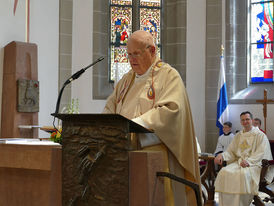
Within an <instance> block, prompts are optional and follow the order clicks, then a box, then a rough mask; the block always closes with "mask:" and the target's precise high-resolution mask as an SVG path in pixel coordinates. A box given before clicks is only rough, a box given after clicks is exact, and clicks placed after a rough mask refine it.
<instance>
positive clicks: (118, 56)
mask: <svg viewBox="0 0 274 206" xmlns="http://www.w3.org/2000/svg"><path fill="white" fill-rule="evenodd" d="M129 70H130V64H129V62H128V59H127V48H126V46H120V47H115V46H111V74H110V80H111V81H115V80H116V81H117V80H119V79H121V78H122V76H123V75H124V74H125V73H127V72H128V71H129Z"/></svg>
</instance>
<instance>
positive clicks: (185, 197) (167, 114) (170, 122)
mask: <svg viewBox="0 0 274 206" xmlns="http://www.w3.org/2000/svg"><path fill="white" fill-rule="evenodd" d="M104 113H116V114H121V115H123V116H125V117H127V118H128V119H135V118H139V119H141V121H142V122H143V123H144V125H145V126H146V127H147V128H149V129H152V130H153V131H154V132H155V134H156V136H157V137H156V138H157V139H158V138H159V141H158V142H157V140H156V141H154V142H156V143H155V144H154V145H153V144H152V145H151V144H150V145H147V146H143V148H142V149H144V150H161V151H163V152H164V154H166V160H167V161H168V167H169V168H167V171H169V172H171V173H173V174H175V175H178V176H180V177H184V178H185V179H187V180H190V181H193V182H195V183H197V184H199V185H200V171H199V166H198V153H197V147H196V138H195V133H194V127H193V121H192V115H191V110H190V106H189V101H188V97H187V93H186V90H185V87H184V84H183V81H182V79H181V77H180V75H179V73H178V72H177V71H176V70H175V69H174V68H172V67H171V66H170V65H168V64H166V63H163V62H161V61H160V59H159V58H157V59H156V60H155V62H154V63H153V64H152V65H151V67H150V68H149V69H148V70H147V72H146V73H145V74H143V75H141V76H138V75H136V74H135V72H134V71H133V70H130V71H129V72H128V73H127V74H125V75H124V76H123V78H122V79H121V80H120V81H119V82H118V84H117V86H116V87H115V89H114V92H113V93H112V94H111V95H110V97H109V98H108V100H107V103H106V106H105V109H104ZM141 145H142V144H141ZM167 187H168V186H167V185H165V189H167ZM166 192H167V191H166ZM170 192H171V193H168V195H169V196H170V194H172V193H173V194H174V197H166V199H167V200H168V202H167V203H166V206H173V205H175V206H177V205H189V206H195V205H196V199H195V194H194V192H193V190H192V189H189V188H186V189H185V187H184V186H182V184H181V183H173V185H172V191H170ZM166 195H167V194H166ZM184 202H185V204H183V203H184Z"/></svg>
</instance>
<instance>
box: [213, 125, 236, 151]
mask: <svg viewBox="0 0 274 206" xmlns="http://www.w3.org/2000/svg"><path fill="white" fill-rule="evenodd" d="M231 129H232V123H231V122H225V123H224V126H223V132H224V133H223V134H222V135H221V136H219V138H218V142H217V146H216V150H215V152H214V154H215V156H217V155H218V154H219V153H222V152H224V151H226V149H227V147H228V145H229V144H230V143H231V141H232V140H233V137H234V134H233V133H232V132H231Z"/></svg>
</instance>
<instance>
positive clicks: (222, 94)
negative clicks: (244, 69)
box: [216, 45, 229, 135]
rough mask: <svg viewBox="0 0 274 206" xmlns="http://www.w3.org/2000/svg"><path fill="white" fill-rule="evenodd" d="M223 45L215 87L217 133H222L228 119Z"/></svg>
mask: <svg viewBox="0 0 274 206" xmlns="http://www.w3.org/2000/svg"><path fill="white" fill-rule="evenodd" d="M223 55H224V46H223V45H221V56H220V73H219V81H218V89H217V119H216V126H217V127H218V128H219V135H222V134H223V124H224V123H225V122H226V121H228V120H229V117H228V116H229V111H228V98H227V91H226V81H225V68H224V67H225V65H224V56H223Z"/></svg>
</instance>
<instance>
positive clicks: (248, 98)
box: [225, 0, 274, 104]
mask: <svg viewBox="0 0 274 206" xmlns="http://www.w3.org/2000/svg"><path fill="white" fill-rule="evenodd" d="M249 3H250V1H249V0H246V1H237V0H229V1H226V3H225V4H226V5H225V8H226V16H225V19H226V20H225V22H226V25H225V57H226V59H225V61H226V63H225V65H226V83H227V90H228V91H227V93H228V98H229V103H230V104H258V103H257V102H256V100H258V99H263V94H264V93H263V91H264V89H267V90H268V98H271V99H273V98H274V84H273V83H259V84H254V83H250V77H249V71H248V69H249V67H248V61H249V59H250V57H249V45H248V33H249V32H248V28H249V26H248V15H249V11H250V8H249Z"/></svg>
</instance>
